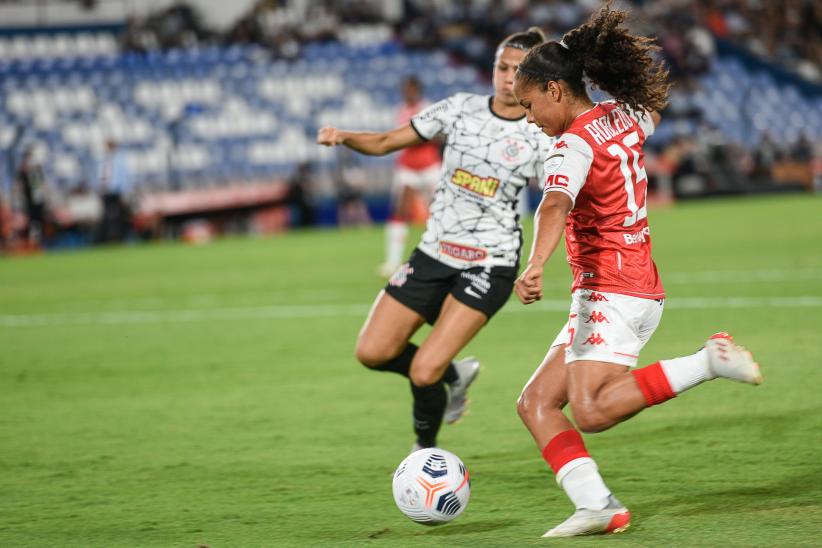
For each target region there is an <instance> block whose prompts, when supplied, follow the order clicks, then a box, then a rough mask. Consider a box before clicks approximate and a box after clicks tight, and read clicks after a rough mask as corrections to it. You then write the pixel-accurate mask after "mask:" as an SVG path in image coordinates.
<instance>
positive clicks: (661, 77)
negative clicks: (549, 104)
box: [516, 1, 671, 111]
mask: <svg viewBox="0 0 822 548" xmlns="http://www.w3.org/2000/svg"><path fill="white" fill-rule="evenodd" d="M627 17H628V14H627V13H626V12H624V11H621V10H614V9H611V2H610V1H609V2H608V3H607V4H605V5H604V6H603V7H602V8H601V9H600V10H599V11H598V12H596V13H595V14H593V15H592V16H591V18H590V19H589V20H588V22H586V23H585V24H583V25H581V26H579V27H577V28H575V29H573V30H571V31H569V32H567V33H566V34H565V36H563V38H562V41H561V42H548V43H545V44H542V45H541V46H539V47H537V48H534V49H532V50H531V51H530V52H529V53H528V55H527V56H526V57H525V59H523V61H522V63H521V64H520V65H519V68H518V70H517V76H516V77H517V79H518V80H520V82H522V83H523V84H525V85H533V84H537V85H539V86H540V88H541V89H542V90H545V89H547V87H548V82H549V81H552V80H553V81H559V80H564V81H565V83H566V84H567V85H568V87H569V88H570V89H571V91H572V92H573V93H574V95H577V96H586V95H587V93H586V90H585V83H584V81H583V76H586V77H587V78H588V79H589V80H590V81H591V83H592V84H594V85H595V86H597V87H598V88H600V89H602V90H603V91H605V92H607V93H609V94H611V95H612V96H613V97H614V99H616V101H617V102H618V103H620V104H622V105H627V106H628V107H630V108H631V109H633V110H635V111H642V110H647V111H658V110H661V109H663V108H664V107H665V105H666V104H667V102H668V90H669V89H670V87H671V85H670V83H668V70H667V69H666V68H665V66H664V64H663V63H662V62H661V61H658V60H656V59H654V58H653V56H652V54H653V53H654V52H656V51H658V50H659V49H660V48H659V46H657V45H655V44H654V40H653V39H652V38H646V37H644V36H635V35H633V34H631V33H630V32H628V29H626V28H625V27H622V26H621V24H622V23H623V22H624V21H625V20H626V19H627Z"/></svg>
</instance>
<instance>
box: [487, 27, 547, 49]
mask: <svg viewBox="0 0 822 548" xmlns="http://www.w3.org/2000/svg"><path fill="white" fill-rule="evenodd" d="M543 42H545V34H544V33H543V32H542V29H540V28H539V27H531V28H529V29H528V30H526V31H525V32H515V33H514V34H511V35H509V36H508V37H506V38H505V39H504V40H503V41H502V42H500V43H499V46H497V51H499V50H500V49H502V48H516V49H521V50H523V51H529V50H530V49H531V48H533V47H535V46H538V45H540V44H542V43H543Z"/></svg>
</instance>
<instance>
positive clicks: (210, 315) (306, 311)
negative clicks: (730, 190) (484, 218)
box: [0, 295, 822, 327]
mask: <svg viewBox="0 0 822 548" xmlns="http://www.w3.org/2000/svg"><path fill="white" fill-rule="evenodd" d="M570 303H571V301H570V298H569V299H567V300H550V301H541V302H539V303H535V304H533V305H530V306H522V305H521V304H519V303H517V302H510V303H508V304H507V305H506V306H505V307H504V308H503V309H502V310H501V312H502V313H506V314H520V313H534V312H546V311H556V312H564V311H567V310H568V308H569V306H570ZM665 306H666V308H673V309H691V310H721V309H727V308H734V309H746V308H747V309H791V308H822V296H818V295H809V296H797V297H722V298H714V297H711V298H688V297H679V298H676V299H674V300H672V301H669V302H666V303H665ZM368 309H369V305H366V304H338V305H293V306H280V305H276V306H256V307H236V308H209V309H183V310H154V311H127V310H122V311H113V312H89V313H81V314H64V313H43V314H2V315H0V327H43V326H74V325H126V324H165V323H188V322H210V321H231V320H255V319H261V320H298V319H314V318H335V317H362V318H365V315H366V314H367V313H368Z"/></svg>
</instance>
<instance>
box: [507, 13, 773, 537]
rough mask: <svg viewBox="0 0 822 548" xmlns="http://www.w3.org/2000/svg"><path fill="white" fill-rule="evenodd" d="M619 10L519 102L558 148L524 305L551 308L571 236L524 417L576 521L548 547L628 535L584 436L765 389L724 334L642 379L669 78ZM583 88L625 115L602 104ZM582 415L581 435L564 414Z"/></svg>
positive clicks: (535, 71) (531, 83)
mask: <svg viewBox="0 0 822 548" xmlns="http://www.w3.org/2000/svg"><path fill="white" fill-rule="evenodd" d="M625 18H626V14H625V12H621V11H616V10H611V9H610V3H609V4H608V5H606V6H604V7H603V8H602V9H601V10H600V11H599V12H598V13H596V14H595V15H594V16H592V18H591V20H590V21H588V23H586V24H584V25H582V26H580V27H578V28H576V29H574V30H572V31H570V32H569V33H567V34H566V35H565V37H564V38H563V40H562V41H561V42H548V43H546V44H543V45H542V46H540V47H538V48H535V49H533V50H532V51H531V52H530V53H529V54H528V55H527V56H526V58H525V59H524V60H523V62H522V63H521V64H520V66H519V68H518V70H517V76H516V78H515V81H514V93H515V95H516V96H517V99H518V100H519V102H520V104H521V105H522V106H523V107H524V108H525V110H526V115H527V117H528V121H529V122H530V123H532V124H535V125H537V126H539V127H540V128H541V129H542V130H543V132H545V133H546V134H548V135H550V136H558V138H557V142H556V145H555V146H554V149H553V150H552V152H551V153H550V154H549V156H548V159H547V160H546V163H545V169H544V173H545V180H544V195H543V199H542V202H541V204H540V206H539V209H538V211H537V214H536V219H535V221H536V227H535V241H534V244H533V247H532V249H531V255H530V258H529V260H528V265H527V267H526V268H525V270H524V271H523V272H522V274H521V275H520V277H519V278H518V279H517V281H516V284H515V291H516V293H517V296H518V297H519V298H520V300H521V301H522V302H523V303H525V304H530V303H533V302H534V301H536V300H539V299H540V298H541V297H542V271H543V265H544V264H545V262H546V261H547V260H548V258H549V257H550V256H551V254H552V253H553V252H554V250H555V248H556V246H557V244H558V243H559V240H560V237H561V235H562V232H563V230H564V231H565V239H566V248H567V249H566V251H567V254H568V262H569V263H570V264H571V269H572V271H573V275H574V279H573V287H572V303H571V312H570V314H569V317H568V318H569V319H568V322H567V324H566V325H565V326H564V327H563V328H562V330H561V331H560V333H559V336H557V338H556V339H555V340H554V343H553V344H552V345H551V348H550V350H549V351H548V354H547V355H546V357H545V359H544V361H543V362H542V364H541V365H540V366H539V368H538V369H537V370H536V372H535V373H534V375H533V376H532V378H531V380H530V381H529V382H528V384H527V385H526V387H525V389H524V390H523V393H522V395H521V397H520V400H519V402H518V411H519V414H520V417H521V418H522V420H523V422H524V423H525V425H526V426H527V427H528V429H529V431H530V432H531V434H532V436H533V437H534V439H535V441H536V442H537V445H538V447H539V449H540V450H541V451H542V455H543V457H544V458H545V460H546V461H547V462H548V464H549V465H550V466H551V468H552V469H553V471H554V473H555V474H556V479H557V482H558V483H559V484H560V485H561V486H562V488H563V489H564V490H565V492H566V493H567V494H568V496H569V498H570V499H571V501H572V502H573V503H574V505H575V506H576V509H577V510H576V512H575V513H574V514H573V515H572V516H571V517H570V518H569V519H567V520H566V521H565V522H563V523H561V524H560V525H558V526H557V527H555V528H553V529H551V530H550V531H548V532H547V533H546V534H545V535H544V536H549V537H554V536H574V535H582V534H591V533H609V532H618V531H621V530H623V529H625V528H626V527H627V526H628V524H629V523H630V519H631V515H630V512H628V510H627V508H625V507H624V506H623V505H622V504H621V503H620V502H619V501H618V500H617V499H616V498H615V497H614V496H613V495H612V494H611V492H610V490H609V489H608V488H607V487H606V485H605V483H604V482H603V480H602V478H601V476H600V475H599V471H598V469H597V465H596V463H595V462H594V460H593V459H592V458H591V456H590V455H589V454H588V452H587V450H586V448H585V445H584V443H583V441H582V437H581V436H580V434H579V431H578V429H579V430H582V431H584V432H599V431H602V430H606V429H608V428H610V427H612V426H614V425H615V424H618V423H619V422H622V421H624V420H626V419H628V418H630V417H632V416H633V415H635V414H636V413H638V412H640V411H641V410H642V409H644V408H646V407H650V406H651V405H655V404H658V403H662V402H663V401H666V400H668V399H670V398H673V397H674V396H676V394H678V393H680V392H682V391H684V390H687V389H689V388H691V387H693V386H696V385H697V384H700V383H702V382H704V381H706V380H710V379H714V378H718V377H724V378H730V379H734V380H738V381H743V382H748V383H751V384H759V383H760V382H761V381H762V377H761V374H760V372H759V365H758V364H757V363H756V362H754V361H753V358H752V357H751V354H750V353H749V352H748V351H746V350H744V349H743V348H742V347H740V346H738V345H736V344H735V343H734V342H733V340H732V339H731V338H730V336H729V335H727V334H725V333H721V334H717V335H714V336H713V337H711V338H710V339H709V340H708V341H707V343H705V347H704V348H703V349H702V350H700V351H699V352H697V353H695V354H692V355H690V356H684V357H681V358H675V359H671V360H661V361H659V362H656V363H654V364H652V365H649V366H647V367H643V368H639V369H633V370H632V369H631V368H632V367H634V366H635V365H636V363H637V358H638V355H639V352H640V350H641V349H642V347H643V346H644V345H645V343H646V342H647V341H648V339H649V338H650V337H651V335H652V334H653V332H654V330H655V329H656V327H657V325H658V323H659V320H660V318H661V316H662V308H663V302H664V296H665V295H664V292H663V288H662V283H661V282H660V279H659V275H658V273H657V269H656V265H655V264H654V261H653V259H652V258H651V233H650V229H649V227H648V219H647V209H646V203H645V193H646V188H647V183H648V180H647V177H646V175H645V169H644V167H643V153H642V146H643V144H644V143H645V140H646V138H648V137H649V136H650V135H651V134H652V133H653V131H654V128H655V126H656V124H657V123H658V121H659V115H658V114H656V111H657V110H659V109H661V108H662V107H664V105H665V102H666V96H667V91H668V87H669V86H668V83H667V73H666V71H665V70H664V69H663V68H662V66H661V65H660V64H659V63H658V62H656V61H654V60H653V58H652V57H651V52H652V51H653V50H654V49H655V46H652V45H651V44H650V43H649V41H648V40H647V39H645V38H642V37H637V36H633V35H631V34H630V33H629V32H628V31H627V30H626V29H625V28H624V27H622V26H621V23H622V22H623V21H624V20H625ZM583 77H587V78H588V79H589V80H590V81H591V82H592V83H593V84H594V85H596V86H598V87H599V88H601V89H603V90H605V91H606V92H608V93H610V94H611V95H612V96H613V97H615V99H616V101H613V102H605V103H593V102H592V101H591V100H590V98H589V97H588V94H587V92H586V88H585V84H584V80H583ZM569 403H570V406H571V411H572V413H573V417H574V420H575V422H576V428H575V427H574V425H573V424H572V423H571V422H570V421H569V420H568V418H567V417H566V416H565V415H564V414H563V412H562V409H563V407H565V405H566V404H569Z"/></svg>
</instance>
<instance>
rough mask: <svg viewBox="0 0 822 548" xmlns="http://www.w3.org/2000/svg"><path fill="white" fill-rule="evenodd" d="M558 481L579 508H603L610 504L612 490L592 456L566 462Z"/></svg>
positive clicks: (558, 474)
mask: <svg viewBox="0 0 822 548" xmlns="http://www.w3.org/2000/svg"><path fill="white" fill-rule="evenodd" d="M557 483H558V484H560V485H561V486H562V488H563V489H564V490H565V493H566V494H567V495H568V498H569V499H571V502H573V503H574V506H576V507H577V508H587V509H588V510H602V509H603V508H605V507H606V506H608V497H609V496H610V495H611V491H610V490H609V489H608V487H606V485H605V482H604V481H602V476H600V475H599V468H597V463H596V462H594V459H592V458H591V457H580V458H578V459H574V460H572V461H570V462H568V463H566V464H565V465H564V466H563V467H562V468H560V469H559V471H558V472H557Z"/></svg>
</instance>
